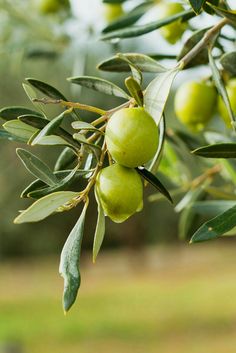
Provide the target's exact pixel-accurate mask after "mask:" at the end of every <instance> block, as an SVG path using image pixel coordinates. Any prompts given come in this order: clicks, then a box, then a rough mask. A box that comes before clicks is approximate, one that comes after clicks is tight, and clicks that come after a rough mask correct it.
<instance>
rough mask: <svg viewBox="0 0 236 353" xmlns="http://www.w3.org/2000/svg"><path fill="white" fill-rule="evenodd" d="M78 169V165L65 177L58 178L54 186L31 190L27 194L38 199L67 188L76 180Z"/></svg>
mask: <svg viewBox="0 0 236 353" xmlns="http://www.w3.org/2000/svg"><path fill="white" fill-rule="evenodd" d="M77 169H78V167H76V168H74V169H73V170H72V171H70V172H69V174H67V175H66V176H65V177H64V178H63V179H61V180H60V181H58V180H57V183H56V184H54V185H53V186H49V187H45V188H41V189H38V190H34V191H31V192H29V193H28V195H27V196H28V197H32V198H33V199H38V198H41V197H43V196H46V195H48V194H51V193H54V192H56V191H61V190H66V189H67V188H68V187H69V186H70V185H71V183H72V182H73V181H74V179H75V175H76V172H77Z"/></svg>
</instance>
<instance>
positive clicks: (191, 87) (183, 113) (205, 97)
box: [174, 81, 217, 131]
mask: <svg viewBox="0 0 236 353" xmlns="http://www.w3.org/2000/svg"><path fill="white" fill-rule="evenodd" d="M216 100H217V93H216V90H215V87H214V86H212V85H208V84H206V83H204V82H196V81H188V82H185V83H184V84H182V85H181V86H180V87H179V89H178V90H177V92H176V95H175V102H174V104H175V113H176V115H177V117H178V118H179V120H180V121H181V122H182V123H183V124H184V125H186V126H187V127H189V128H190V129H191V130H192V131H200V130H202V129H203V128H204V127H205V125H206V124H207V123H208V122H209V121H210V119H211V118H212V116H213V114H214V110H215V106H216Z"/></svg>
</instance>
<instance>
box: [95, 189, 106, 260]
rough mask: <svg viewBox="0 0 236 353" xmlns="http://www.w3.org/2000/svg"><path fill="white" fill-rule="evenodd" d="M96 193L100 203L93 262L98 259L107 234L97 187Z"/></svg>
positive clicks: (98, 203)
mask: <svg viewBox="0 0 236 353" xmlns="http://www.w3.org/2000/svg"><path fill="white" fill-rule="evenodd" d="M94 193H95V198H96V201H97V205H98V218H97V225H96V230H95V235H94V241H93V262H95V261H96V258H97V255H98V253H99V251H100V248H101V245H102V242H103V239H104V235H105V214H104V211H103V208H102V205H101V202H100V200H99V196H98V194H97V192H96V188H94Z"/></svg>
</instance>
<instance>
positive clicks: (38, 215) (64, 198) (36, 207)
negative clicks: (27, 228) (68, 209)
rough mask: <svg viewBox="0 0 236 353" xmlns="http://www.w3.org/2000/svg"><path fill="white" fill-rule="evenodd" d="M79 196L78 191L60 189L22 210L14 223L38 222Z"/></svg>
mask: <svg viewBox="0 0 236 353" xmlns="http://www.w3.org/2000/svg"><path fill="white" fill-rule="evenodd" d="M76 196H78V192H73V191H58V192H55V193H53V194H50V195H47V196H44V197H42V198H41V199H39V200H37V201H35V202H34V203H33V204H32V205H31V206H30V207H29V208H27V209H26V210H24V211H22V212H21V214H20V215H19V216H18V217H16V219H15V220H14V223H16V224H20V223H27V222H38V221H41V220H42V219H44V218H46V217H48V216H50V215H51V214H52V213H54V212H56V211H57V209H58V208H59V207H61V206H63V205H65V204H66V203H67V202H69V201H71V200H72V199H73V198H75V197H76Z"/></svg>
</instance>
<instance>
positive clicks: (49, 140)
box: [37, 135, 72, 147]
mask: <svg viewBox="0 0 236 353" xmlns="http://www.w3.org/2000/svg"><path fill="white" fill-rule="evenodd" d="M37 144H38V145H42V146H68V145H69V146H71V145H70V144H69V143H68V142H67V141H66V140H64V139H63V138H62V137H60V136H56V135H50V136H43V137H41V139H40V141H38V143H37ZM71 147H72V146H71Z"/></svg>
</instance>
